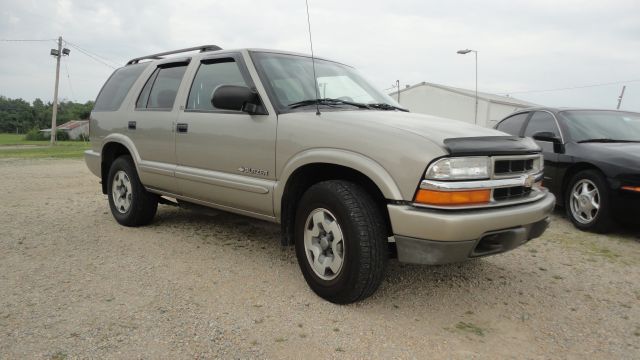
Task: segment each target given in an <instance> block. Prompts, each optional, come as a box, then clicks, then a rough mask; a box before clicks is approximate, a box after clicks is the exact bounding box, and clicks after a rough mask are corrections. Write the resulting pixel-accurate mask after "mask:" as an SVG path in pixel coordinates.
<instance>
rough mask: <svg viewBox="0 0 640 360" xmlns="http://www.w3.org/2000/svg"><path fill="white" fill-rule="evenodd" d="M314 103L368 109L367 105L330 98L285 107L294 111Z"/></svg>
mask: <svg viewBox="0 0 640 360" xmlns="http://www.w3.org/2000/svg"><path fill="white" fill-rule="evenodd" d="M316 103H318V104H320V105H342V104H344V105H351V106H355V107H358V108H360V109H370V107H369V106H368V105H367V104H362V103H357V102H353V101H346V100H341V99H331V98H322V99H308V100H302V101H298V102H294V103H292V104H289V105H287V106H288V107H290V108H291V109H295V108H298V107H301V106H308V105H315V104H316Z"/></svg>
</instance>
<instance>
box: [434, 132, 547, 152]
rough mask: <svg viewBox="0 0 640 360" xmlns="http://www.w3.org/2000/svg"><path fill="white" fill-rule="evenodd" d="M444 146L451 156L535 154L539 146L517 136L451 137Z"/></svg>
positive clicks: (445, 141) (538, 150)
mask: <svg viewBox="0 0 640 360" xmlns="http://www.w3.org/2000/svg"><path fill="white" fill-rule="evenodd" d="M444 146H445V147H446V148H447V150H449V153H450V154H451V155H453V156H474V155H475V156H481V155H523V154H536V153H539V152H540V147H538V145H536V143H535V142H534V141H533V140H531V139H529V138H521V137H517V136H480V137H465V138H451V139H445V140H444Z"/></svg>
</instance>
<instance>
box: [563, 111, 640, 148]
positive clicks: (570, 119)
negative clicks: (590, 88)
mask: <svg viewBox="0 0 640 360" xmlns="http://www.w3.org/2000/svg"><path fill="white" fill-rule="evenodd" d="M560 114H561V115H562V117H563V118H564V119H565V121H564V123H565V125H566V127H567V129H568V130H569V135H570V136H571V139H573V141H576V142H590V141H593V142H616V141H620V142H626V141H633V142H635V141H640V114H637V113H629V112H623V111H594V110H571V111H563V112H561V113H560Z"/></svg>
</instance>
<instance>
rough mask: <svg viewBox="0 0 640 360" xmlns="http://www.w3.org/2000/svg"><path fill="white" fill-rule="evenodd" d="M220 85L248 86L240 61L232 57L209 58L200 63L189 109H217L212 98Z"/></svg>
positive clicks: (194, 80) (191, 92)
mask: <svg viewBox="0 0 640 360" xmlns="http://www.w3.org/2000/svg"><path fill="white" fill-rule="evenodd" d="M220 85H238V86H247V82H246V81H245V79H244V77H243V76H242V72H241V71H240V68H239V67H238V63H236V62H235V60H234V59H232V58H225V59H215V60H209V61H206V62H203V63H202V64H201V65H200V68H199V69H198V72H197V73H196V76H195V78H194V79H193V84H191V91H190V92H189V99H188V100H187V109H188V110H209V111H211V110H216V108H214V107H213V105H212V104H211V98H212V97H213V92H214V91H215V90H216V89H217V88H218V86H220Z"/></svg>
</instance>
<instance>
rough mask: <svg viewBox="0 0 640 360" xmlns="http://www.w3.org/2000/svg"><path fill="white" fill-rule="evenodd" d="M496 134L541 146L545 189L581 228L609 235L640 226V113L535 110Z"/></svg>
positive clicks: (501, 125)
mask: <svg viewBox="0 0 640 360" xmlns="http://www.w3.org/2000/svg"><path fill="white" fill-rule="evenodd" d="M496 129H498V130H500V131H504V132H506V133H509V134H511V135H516V136H521V137H532V138H533V139H534V140H535V141H536V142H537V143H538V145H539V146H540V147H541V148H542V151H543V154H544V165H545V169H544V180H543V183H544V186H545V187H547V188H549V190H550V191H551V192H553V194H554V195H555V196H556V198H557V199H558V202H557V203H558V204H559V205H561V206H564V207H565V209H566V212H567V216H568V217H569V218H570V219H571V221H572V222H573V223H574V225H575V226H576V227H577V228H579V229H581V230H590V231H595V232H606V231H608V230H609V229H610V227H611V225H612V223H613V222H614V220H627V221H631V222H634V223H639V222H640V221H639V220H640V213H639V212H638V211H639V210H640V114H639V113H634V112H627V111H613V110H586V109H554V108H532V109H526V110H522V111H519V112H516V113H514V114H512V115H509V116H508V117H507V118H505V119H503V120H502V121H500V122H499V123H498V124H497V125H496Z"/></svg>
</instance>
